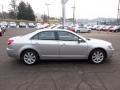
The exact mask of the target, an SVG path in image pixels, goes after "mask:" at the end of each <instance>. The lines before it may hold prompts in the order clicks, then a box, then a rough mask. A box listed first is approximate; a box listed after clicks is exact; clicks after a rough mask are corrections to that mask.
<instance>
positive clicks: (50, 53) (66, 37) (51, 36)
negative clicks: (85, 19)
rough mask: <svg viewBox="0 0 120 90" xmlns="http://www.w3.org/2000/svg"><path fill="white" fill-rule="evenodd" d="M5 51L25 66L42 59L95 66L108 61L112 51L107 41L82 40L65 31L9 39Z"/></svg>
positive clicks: (41, 32) (42, 32)
mask: <svg viewBox="0 0 120 90" xmlns="http://www.w3.org/2000/svg"><path fill="white" fill-rule="evenodd" d="M6 50H7V53H8V55H9V56H10V57H15V58H18V59H20V60H22V61H23V62H24V63H25V64H28V65H32V64H35V63H37V62H38V61H39V60H46V59H47V60H51V59H52V60H53V59H55V60H59V59H88V60H89V61H91V62H93V63H95V64H99V63H102V62H103V61H104V60H106V59H109V58H111V56H112V54H113V51H114V48H113V46H112V44H111V43H110V42H107V41H104V40H98V39H92V38H85V37H82V36H80V35H78V34H76V33H74V32H71V31H69V30H59V29H57V30H53V29H52V30H51V29H49V30H48V29H44V30H37V31H35V32H32V33H30V34H27V35H24V36H17V37H12V38H9V40H8V47H7V49H6Z"/></svg>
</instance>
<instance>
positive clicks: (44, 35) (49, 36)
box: [32, 31, 55, 40]
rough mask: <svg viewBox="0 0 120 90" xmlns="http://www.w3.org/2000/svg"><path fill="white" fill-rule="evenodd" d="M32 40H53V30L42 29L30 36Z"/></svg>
mask: <svg viewBox="0 0 120 90" xmlns="http://www.w3.org/2000/svg"><path fill="white" fill-rule="evenodd" d="M32 39H33V40H55V32H54V31H43V32H40V33H38V34H36V35H35V36H33V37H32Z"/></svg>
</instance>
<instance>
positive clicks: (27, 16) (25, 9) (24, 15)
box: [17, 1, 35, 21]
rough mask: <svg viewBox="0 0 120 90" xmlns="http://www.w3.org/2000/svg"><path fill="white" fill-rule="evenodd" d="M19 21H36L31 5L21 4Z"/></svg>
mask: <svg viewBox="0 0 120 90" xmlns="http://www.w3.org/2000/svg"><path fill="white" fill-rule="evenodd" d="M17 18H18V19H23V20H30V21H35V15H34V11H33V9H32V7H31V5H30V4H27V5H26V4H25V3H24V2H23V1H21V2H20V3H19V6H18V14H17Z"/></svg>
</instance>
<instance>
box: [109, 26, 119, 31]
mask: <svg viewBox="0 0 120 90" xmlns="http://www.w3.org/2000/svg"><path fill="white" fill-rule="evenodd" d="M109 31H110V32H120V26H117V25H116V26H113V27H111V28H110V29H109Z"/></svg>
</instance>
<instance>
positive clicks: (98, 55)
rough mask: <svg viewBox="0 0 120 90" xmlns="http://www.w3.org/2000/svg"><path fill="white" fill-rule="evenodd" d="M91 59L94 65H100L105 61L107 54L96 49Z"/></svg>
mask: <svg viewBox="0 0 120 90" xmlns="http://www.w3.org/2000/svg"><path fill="white" fill-rule="evenodd" d="M89 59H90V61H91V62H92V63H94V64H100V63H102V62H103V61H104V60H105V52H104V51H103V50H101V49H95V50H93V51H92V52H91V54H90V57H89Z"/></svg>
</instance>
